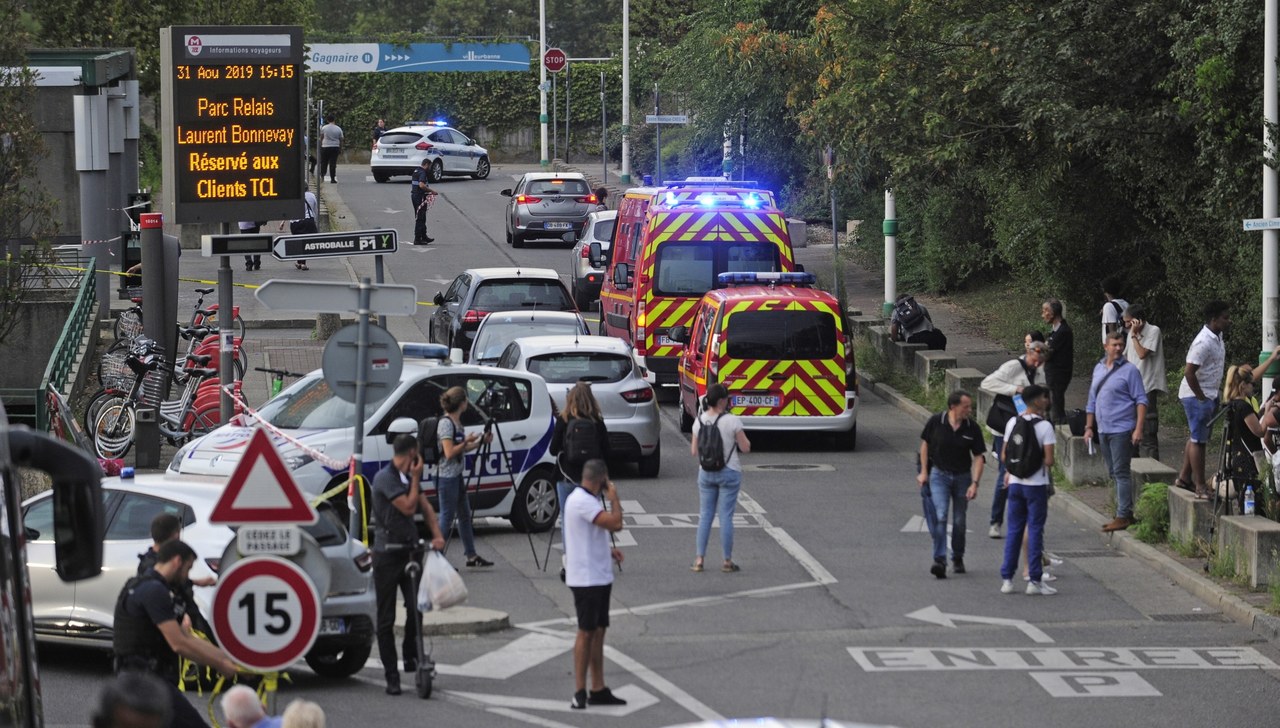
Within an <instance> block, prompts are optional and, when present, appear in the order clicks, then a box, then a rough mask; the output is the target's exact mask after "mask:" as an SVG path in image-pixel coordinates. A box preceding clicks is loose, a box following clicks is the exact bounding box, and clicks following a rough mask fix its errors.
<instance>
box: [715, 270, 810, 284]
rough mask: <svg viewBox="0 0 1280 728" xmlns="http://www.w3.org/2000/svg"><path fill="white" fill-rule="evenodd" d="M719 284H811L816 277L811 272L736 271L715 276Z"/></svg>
mask: <svg viewBox="0 0 1280 728" xmlns="http://www.w3.org/2000/svg"><path fill="white" fill-rule="evenodd" d="M716 280H718V281H719V282H720V285H721V286H744V285H745V286H751V285H776V284H779V283H781V284H784V285H791V286H812V285H815V284H817V282H818V277H817V276H816V275H814V274H813V273H774V272H737V273H732V272H731V273H721V274H719V275H718V276H716Z"/></svg>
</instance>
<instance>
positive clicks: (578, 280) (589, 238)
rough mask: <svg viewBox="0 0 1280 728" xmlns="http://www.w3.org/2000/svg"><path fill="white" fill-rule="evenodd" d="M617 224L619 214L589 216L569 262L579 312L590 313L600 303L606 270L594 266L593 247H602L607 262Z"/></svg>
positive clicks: (614, 212)
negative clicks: (594, 304)
mask: <svg viewBox="0 0 1280 728" xmlns="http://www.w3.org/2000/svg"><path fill="white" fill-rule="evenodd" d="M617 220H618V211H617V210H600V211H599V212H593V213H591V214H590V215H587V227H586V229H585V230H583V231H582V237H581V238H579V239H578V242H577V243H575V244H574V246H573V252H572V254H571V257H570V259H569V291H570V292H572V293H573V301H574V303H576V304H578V310H579V311H588V310H590V309H591V304H593V303H595V302H596V301H597V300H599V299H600V286H601V285H602V284H603V283H604V267H603V266H601V267H598V268H597V267H596V266H593V265H591V244H592V243H600V250H601V251H602V252H603V253H604V254H605V255H604V257H605V259H608V257H609V256H608V253H609V246H610V245H612V244H613V243H612V241H613V226H614V223H616V222H617Z"/></svg>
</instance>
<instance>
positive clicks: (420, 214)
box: [409, 157, 435, 245]
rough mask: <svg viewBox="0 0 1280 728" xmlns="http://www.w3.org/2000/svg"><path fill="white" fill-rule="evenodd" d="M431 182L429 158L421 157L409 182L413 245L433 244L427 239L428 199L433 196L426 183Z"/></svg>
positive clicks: (431, 240)
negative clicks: (412, 216) (420, 163)
mask: <svg viewBox="0 0 1280 728" xmlns="http://www.w3.org/2000/svg"><path fill="white" fill-rule="evenodd" d="M430 181H431V158H430V157H423V158H422V165H421V166H419V167H418V168H417V169H415V170H413V177H412V178H411V179H410V180H409V185H410V186H409V201H410V202H412V203H413V214H414V218H413V244H414V245H426V244H427V243H433V242H435V238H429V237H427V207H428V203H427V201H428V199H429V198H430V197H431V196H432V195H434V194H435V192H432V191H431V188H430V187H429V186H427V183H428V182H430Z"/></svg>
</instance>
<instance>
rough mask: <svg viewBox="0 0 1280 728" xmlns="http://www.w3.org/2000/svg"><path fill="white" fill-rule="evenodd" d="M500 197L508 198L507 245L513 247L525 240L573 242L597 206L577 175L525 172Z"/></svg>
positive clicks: (573, 173)
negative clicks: (589, 214)
mask: <svg viewBox="0 0 1280 728" xmlns="http://www.w3.org/2000/svg"><path fill="white" fill-rule="evenodd" d="M502 196H503V197H506V198H508V199H507V212H506V228H507V242H508V243H509V244H510V245H511V246H512V247H513V248H523V247H524V244H525V242H526V241H529V240H567V241H569V242H573V241H574V240H576V239H577V237H578V236H579V235H581V234H582V228H583V227H585V226H586V224H587V214H588V213H590V212H592V211H594V210H595V209H596V207H597V206H598V205H599V204H600V201H599V200H598V199H597V198H596V195H595V193H594V192H592V191H591V186H590V185H589V184H587V178H586V177H584V176H583V175H582V174H581V173H580V172H563V173H559V174H557V173H553V172H528V173H526V174H525V175H524V176H523V177H521V178H520V181H519V182H517V183H516V186H515V187H513V188H512V189H509V190H503V191H502Z"/></svg>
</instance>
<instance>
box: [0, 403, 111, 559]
mask: <svg viewBox="0 0 1280 728" xmlns="http://www.w3.org/2000/svg"><path fill="white" fill-rule="evenodd" d="M7 445H8V451H9V457H10V459H11V461H12V462H13V464H14V465H18V466H24V467H29V468H33V469H36V470H43V471H44V472H46V473H48V474H49V476H50V478H51V479H52V480H53V533H54V555H55V557H56V566H55V570H56V571H57V572H58V576H59V577H61V578H62V580H63V581H77V580H79V579H88V578H90V577H94V576H97V575H98V574H100V573H102V538H103V535H104V533H105V531H106V525H105V524H106V514H105V509H104V507H103V505H102V468H100V467H99V466H98V461H97V460H94V459H92V458H90V457H89V456H88V455H87V454H85V453H84V452H83V451H82V450H80V449H79V448H76V447H72V446H71V445H68V444H67V443H65V442H62V441H61V440H55V439H54V438H52V437H49V436H48V435H46V434H44V433H43V432H36V431H34V430H30V429H27V428H26V427H21V426H11V427H10V428H9V433H8V443H7ZM59 534H62V535H61V536H59ZM72 534H74V537H72V536H71V535H72Z"/></svg>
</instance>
